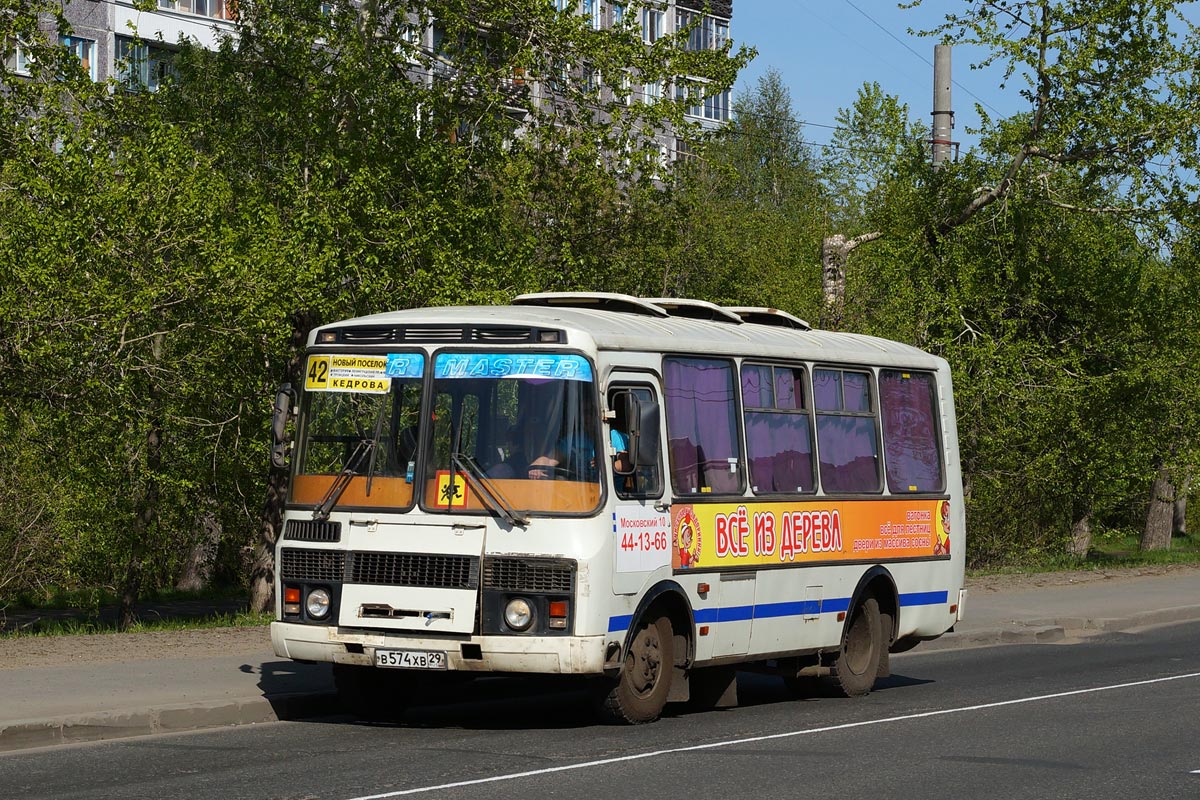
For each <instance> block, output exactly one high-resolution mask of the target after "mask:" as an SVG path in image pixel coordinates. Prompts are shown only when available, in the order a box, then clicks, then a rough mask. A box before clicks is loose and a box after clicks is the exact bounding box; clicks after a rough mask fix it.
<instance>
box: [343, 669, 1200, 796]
mask: <svg viewBox="0 0 1200 800" xmlns="http://www.w3.org/2000/svg"><path fill="white" fill-rule="evenodd" d="M1187 678H1200V672H1189V673H1188V674H1186V675H1171V676H1168V677H1166V678H1151V679H1149V680H1144V681H1133V682H1131V683H1117V684H1113V685H1111V686H1096V687H1093V688H1091V689H1075V690H1073V691H1070V692H1057V693H1055V694H1042V695H1037V696H1035V697H1019V698H1017V699H1016V700H1001V701H1000V702H998V703H981V704H979V705H975V706H961V707H959V708H944V709H942V710H941V711H925V712H922V713H920V714H903V715H901V716H898V717H884V718H883V719H868V720H863V721H862V722H848V723H846V724H844V725H829V726H827V727H824V728H805V729H803V730H798V731H786V732H784V733H770V734H766V735H764V736H748V737H746V738H744V739H727V740H725V741H722V742H710V743H708V744H694V745H689V746H687V747H673V748H671V749H669V750H651V751H649V752H646V753H634V754H633V755H628V756H618V757H616V758H602V759H599V760H596V761H584V762H582V763H579V764H564V765H562V766H560V767H546V768H545V769H534V770H529V771H528V772H513V773H509V774H507V775H493V776H492V777H490V778H474V779H472V780H469V781H458V782H456V783H441V784H438V785H437V786H419V787H417V788H415V789H402V790H400V791H398V792H386V793H384V794H369V795H363V796H362V797H355V798H351V800H383V798H386V797H402V796H404V795H409V794H423V793H424V792H437V791H442V790H445V789H457V788H459V787H461V786H477V785H479V784H483V783H498V782H499V781H512V780H516V779H518V778H531V777H534V776H536V775H550V774H552V773H555V772H567V771H568V770H573V769H588V768H589V767H603V766H607V765H609V764H620V763H622V762H625V761H640V760H641V759H644V758H656V757H658V756H667V755H673V754H675V753H690V752H694V751H696V750H713V749H716V748H718V747H732V746H733V745H738V744H750V743H752V742H767V741H771V740H772V739H790V738H791V737H793V736H808V735H810V734H814V733H829V732H831V731H843V730H849V729H850V728H862V727H865V726H867V725H882V724H884V723H888V722H905V721H907V720H910V719H924V718H926V717H940V716H944V715H946V714H962V713H964V712H967V711H981V710H983V709H987V708H1001V707H1003V706H1013V705H1018V704H1020V703H1037V702H1041V701H1043V700H1057V699H1058V698H1060V697H1072V696H1074V695H1080V694H1092V693H1094V692H1110V691H1113V690H1115V689H1129V688H1131V687H1134V686H1150V685H1151V684H1155V683H1165V682H1167V681H1179V680H1185V679H1187ZM1192 774H1200V770H1196V771H1195V772H1193V773H1192Z"/></svg>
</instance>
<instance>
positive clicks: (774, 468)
mask: <svg viewBox="0 0 1200 800" xmlns="http://www.w3.org/2000/svg"><path fill="white" fill-rule="evenodd" d="M746 450H747V453H748V454H749V457H750V485H751V487H753V489H754V491H755V492H756V493H757V494H770V493H773V492H780V493H782V492H812V491H815V490H816V482H815V481H814V480H813V464H812V435H811V431H810V430H809V423H808V417H807V416H806V415H804V414H779V413H767V412H761V411H748V412H746Z"/></svg>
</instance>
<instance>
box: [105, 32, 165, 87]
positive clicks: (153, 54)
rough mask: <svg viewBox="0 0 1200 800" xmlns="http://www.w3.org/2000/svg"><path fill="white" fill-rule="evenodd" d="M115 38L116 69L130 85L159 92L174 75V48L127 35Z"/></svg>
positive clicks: (123, 80) (127, 84)
mask: <svg viewBox="0 0 1200 800" xmlns="http://www.w3.org/2000/svg"><path fill="white" fill-rule="evenodd" d="M116 38H117V57H116V72H117V75H118V78H119V80H120V81H121V83H123V84H125V86H126V87H128V88H129V89H131V90H138V89H145V90H147V91H151V92H157V91H158V90H159V88H161V87H162V85H163V84H164V83H167V82H169V81H170V80H171V79H172V78H174V77H175V66H174V63H173V62H174V58H175V53H174V51H172V50H169V49H167V48H165V47H160V46H158V45H154V44H150V43H148V42H144V41H138V40H136V39H130V38H129V37H127V36H118V37H116Z"/></svg>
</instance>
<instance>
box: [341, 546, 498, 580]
mask: <svg viewBox="0 0 1200 800" xmlns="http://www.w3.org/2000/svg"><path fill="white" fill-rule="evenodd" d="M346 580H347V582H349V583H365V584H374V585H377V586H428V587H433V588H440V589H475V588H478V587H479V559H478V558H474V557H472V556H453V555H431V554H428V553H361V552H355V553H351V554H350V565H349V570H348V571H347V575H346Z"/></svg>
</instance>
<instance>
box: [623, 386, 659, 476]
mask: <svg viewBox="0 0 1200 800" xmlns="http://www.w3.org/2000/svg"><path fill="white" fill-rule="evenodd" d="M634 405H635V407H636V412H637V413H636V414H634V415H633V416H632V417H630V419H634V420H637V422H636V423H635V424H634V427H635V429H636V431H637V433H636V434H635V435H634V436H632V437H631V439H632V441H631V442H630V445H629V446H630V448H631V449H632V452H633V459H634V460H633V463H634V465H635V466H644V465H647V464H657V463H658V453H659V441H658V438H659V437H658V429H659V425H658V403H657V402H655V401H654V400H637V399H636V398H635V400H634Z"/></svg>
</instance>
